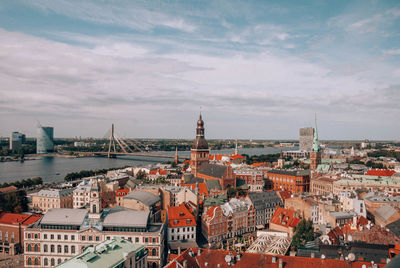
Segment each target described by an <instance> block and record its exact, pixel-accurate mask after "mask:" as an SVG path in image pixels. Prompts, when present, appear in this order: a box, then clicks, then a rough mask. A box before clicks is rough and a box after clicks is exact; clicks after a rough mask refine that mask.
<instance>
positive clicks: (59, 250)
mask: <svg viewBox="0 0 400 268" xmlns="http://www.w3.org/2000/svg"><path fill="white" fill-rule="evenodd" d="M61 251H62V247H61V245H57V253H61Z"/></svg>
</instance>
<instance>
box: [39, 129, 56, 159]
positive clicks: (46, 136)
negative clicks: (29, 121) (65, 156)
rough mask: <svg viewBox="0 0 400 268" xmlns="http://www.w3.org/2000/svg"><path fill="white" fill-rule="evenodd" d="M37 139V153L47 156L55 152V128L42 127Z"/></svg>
mask: <svg viewBox="0 0 400 268" xmlns="http://www.w3.org/2000/svg"><path fill="white" fill-rule="evenodd" d="M36 134H37V139H36V153H38V154H45V153H48V152H53V151H54V142H53V135H54V128H53V127H42V126H40V125H39V126H38V128H37V133H36Z"/></svg>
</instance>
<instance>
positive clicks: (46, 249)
mask: <svg viewBox="0 0 400 268" xmlns="http://www.w3.org/2000/svg"><path fill="white" fill-rule="evenodd" d="M48 250H49V246H47V245H46V244H45V245H44V246H43V251H44V252H47V251H48Z"/></svg>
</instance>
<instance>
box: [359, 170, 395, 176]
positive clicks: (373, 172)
mask: <svg viewBox="0 0 400 268" xmlns="http://www.w3.org/2000/svg"><path fill="white" fill-rule="evenodd" d="M395 173H396V171H394V170H391V169H371V170H368V171H367V173H365V175H371V176H385V177H391V176H393V174H395Z"/></svg>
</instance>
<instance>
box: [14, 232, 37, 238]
mask: <svg viewBox="0 0 400 268" xmlns="http://www.w3.org/2000/svg"><path fill="white" fill-rule="evenodd" d="M13 236H14V233H12V234H11V237H13ZM37 238H38V234H35V239H37Z"/></svg>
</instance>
